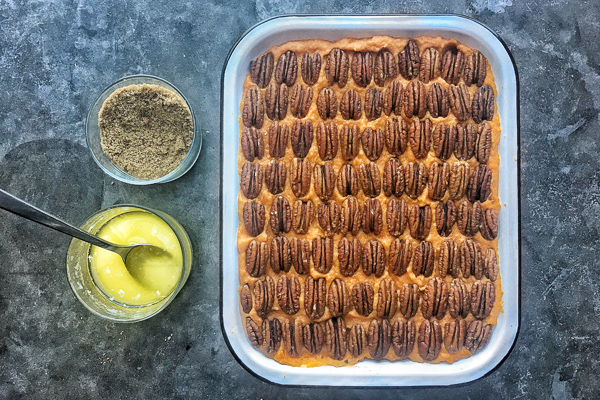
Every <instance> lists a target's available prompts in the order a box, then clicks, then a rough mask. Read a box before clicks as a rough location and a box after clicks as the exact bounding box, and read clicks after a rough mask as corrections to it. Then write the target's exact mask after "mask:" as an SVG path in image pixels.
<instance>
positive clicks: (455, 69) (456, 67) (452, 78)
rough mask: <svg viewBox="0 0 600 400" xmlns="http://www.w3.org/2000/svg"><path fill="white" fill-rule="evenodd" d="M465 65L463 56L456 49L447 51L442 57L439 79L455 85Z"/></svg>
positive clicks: (452, 48)
mask: <svg viewBox="0 0 600 400" xmlns="http://www.w3.org/2000/svg"><path fill="white" fill-rule="evenodd" d="M464 65H465V55H464V54H463V52H462V51H460V50H458V49H457V48H456V47H451V48H449V49H447V50H446V51H445V52H444V54H443V55H442V67H441V74H440V75H441V77H442V79H443V80H445V81H446V82H448V83H451V84H453V85H456V84H457V83H458V81H459V80H460V76H461V74H462V71H463V67H464Z"/></svg>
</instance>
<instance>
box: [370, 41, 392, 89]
mask: <svg viewBox="0 0 600 400" xmlns="http://www.w3.org/2000/svg"><path fill="white" fill-rule="evenodd" d="M397 75H398V65H396V59H395V58H394V55H393V54H392V53H391V52H390V51H389V50H388V49H381V50H379V52H378V53H377V55H376V56H375V71H374V79H375V84H376V85H377V86H383V85H384V84H385V81H386V79H388V78H394V77H395V76H397Z"/></svg>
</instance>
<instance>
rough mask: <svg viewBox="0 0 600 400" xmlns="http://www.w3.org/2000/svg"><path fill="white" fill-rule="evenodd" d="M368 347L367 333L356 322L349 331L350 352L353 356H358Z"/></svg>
mask: <svg viewBox="0 0 600 400" xmlns="http://www.w3.org/2000/svg"><path fill="white" fill-rule="evenodd" d="M365 347H367V333H366V332H365V328H363V326H362V325H360V324H354V325H353V326H352V328H351V329H350V330H349V331H348V353H350V355H351V356H352V357H358V356H360V355H361V354H362V352H363V351H364V350H365Z"/></svg>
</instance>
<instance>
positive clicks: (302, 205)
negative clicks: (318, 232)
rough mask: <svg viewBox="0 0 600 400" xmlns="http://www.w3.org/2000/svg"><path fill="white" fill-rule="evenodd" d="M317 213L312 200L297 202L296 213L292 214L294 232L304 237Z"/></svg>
mask: <svg viewBox="0 0 600 400" xmlns="http://www.w3.org/2000/svg"><path fill="white" fill-rule="evenodd" d="M314 212H315V207H314V205H313V202H312V201H310V200H306V201H302V200H296V202H295V203H294V212H293V214H292V227H293V228H294V232H296V233H298V234H300V235H304V234H305V233H306V232H308V228H310V223H311V222H312V219H313V216H314Z"/></svg>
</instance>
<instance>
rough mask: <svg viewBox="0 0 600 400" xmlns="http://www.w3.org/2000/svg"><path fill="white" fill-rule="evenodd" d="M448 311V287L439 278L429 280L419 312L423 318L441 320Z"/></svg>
mask: <svg viewBox="0 0 600 400" xmlns="http://www.w3.org/2000/svg"><path fill="white" fill-rule="evenodd" d="M447 309H448V285H446V282H444V281H443V280H442V279H441V278H439V277H435V278H433V279H431V280H430V281H429V282H428V283H427V286H425V291H424V292H423V303H422V304H421V312H422V313H423V318H427V319H429V318H433V317H435V318H437V319H442V318H444V316H445V315H446V310H447Z"/></svg>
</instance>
